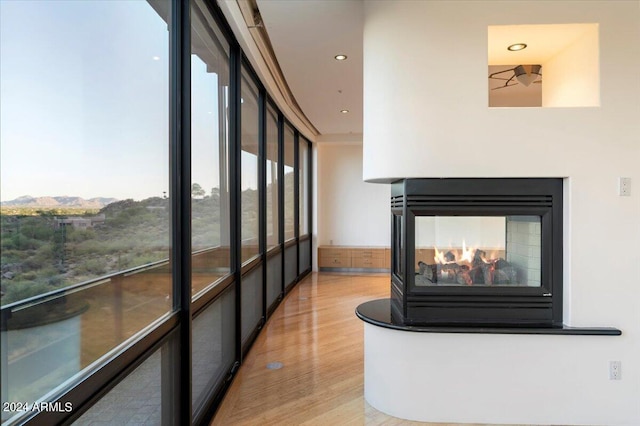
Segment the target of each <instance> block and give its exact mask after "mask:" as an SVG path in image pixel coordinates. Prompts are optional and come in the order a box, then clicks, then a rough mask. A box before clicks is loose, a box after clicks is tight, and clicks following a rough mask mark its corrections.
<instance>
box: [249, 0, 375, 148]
mask: <svg viewBox="0 0 640 426" xmlns="http://www.w3.org/2000/svg"><path fill="white" fill-rule="evenodd" d="M257 4H258V8H259V10H260V14H261V16H262V20H263V23H264V25H265V28H266V30H267V33H268V34H269V38H270V40H271V44H272V45H273V49H274V52H275V54H276V57H277V59H278V62H279V64H280V68H281V69H282V72H283V74H284V77H285V78H286V80H287V83H288V84H289V87H290V88H291V91H292V92H293V95H294V96H295V98H296V100H297V102H298V104H299V105H300V107H301V108H302V111H304V113H305V114H306V116H307V117H308V118H309V120H311V122H312V123H313V125H314V126H315V127H316V128H317V129H318V130H319V131H320V133H321V134H322V136H321V139H323V138H324V139H327V138H329V137H330V136H331V135H339V134H350V133H351V134H361V133H362V29H363V2H362V1H361V0H339V1H338V0H257ZM337 54H345V55H347V56H348V59H347V60H346V61H336V60H335V59H334V56H335V55H337ZM342 109H347V110H349V113H348V114H343V113H341V112H340V110H342Z"/></svg>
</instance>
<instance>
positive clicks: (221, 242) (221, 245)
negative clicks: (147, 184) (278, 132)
mask: <svg viewBox="0 0 640 426" xmlns="http://www.w3.org/2000/svg"><path fill="white" fill-rule="evenodd" d="M228 97H229V45H228V43H227V42H226V40H225V39H224V37H223V36H222V35H221V34H220V32H219V30H218V28H217V26H216V25H215V22H214V21H213V18H212V17H211V15H210V14H209V12H208V10H207V7H206V6H205V5H204V3H203V2H202V1H200V0H198V1H194V2H192V3H191V161H192V166H191V173H192V174H191V180H192V185H191V208H192V214H191V221H192V222H191V223H192V246H193V259H192V288H191V290H192V293H193V294H194V295H196V294H198V292H200V291H202V290H203V289H206V288H208V287H209V286H210V285H212V284H215V283H216V282H217V281H218V280H220V279H221V278H222V277H224V276H226V275H227V274H228V273H229V270H230V268H229V265H230V251H229V235H230V234H229V185H228V182H229V180H228V179H229V177H228V176H229V172H228V167H227V166H228V146H229V136H228V132H227V130H228V127H229V126H228V122H229V120H228Z"/></svg>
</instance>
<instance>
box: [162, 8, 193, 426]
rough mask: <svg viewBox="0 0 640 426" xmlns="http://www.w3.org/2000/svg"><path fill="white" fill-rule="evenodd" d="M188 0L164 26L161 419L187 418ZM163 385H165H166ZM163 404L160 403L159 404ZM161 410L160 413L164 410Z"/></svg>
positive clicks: (184, 420) (179, 420)
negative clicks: (167, 310) (165, 241)
mask: <svg viewBox="0 0 640 426" xmlns="http://www.w3.org/2000/svg"><path fill="white" fill-rule="evenodd" d="M190 6H191V1H190V0H184V1H178V0H174V1H172V2H171V19H170V27H171V30H170V32H169V40H170V41H169V58H170V61H169V67H170V69H169V80H170V85H171V87H170V94H169V96H170V100H169V104H170V106H169V108H170V112H169V138H170V147H171V148H170V150H171V153H170V180H171V183H170V185H171V211H172V217H171V225H172V230H171V238H172V247H173V254H172V271H173V307H174V309H175V310H176V311H177V312H178V318H179V329H180V333H179V342H180V344H179V345H178V346H177V347H176V346H175V345H172V349H171V350H170V353H169V357H170V358H172V360H171V361H172V364H173V365H174V366H175V371H174V372H173V373H174V375H173V380H168V381H170V383H166V384H165V383H163V385H162V386H163V389H162V392H163V393H165V392H170V393H171V395H172V396H173V398H171V399H173V401H175V403H176V406H175V407H174V409H173V410H168V411H167V412H166V416H168V418H167V417H165V416H163V424H164V423H165V422H166V423H167V424H171V423H176V422H177V423H181V424H189V423H191V109H190V105H191V21H190V16H189V11H190ZM167 386H170V388H169V389H167ZM163 410H164V409H163ZM163 414H164V413H163Z"/></svg>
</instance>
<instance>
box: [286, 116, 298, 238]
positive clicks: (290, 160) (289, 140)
mask: <svg viewBox="0 0 640 426" xmlns="http://www.w3.org/2000/svg"><path fill="white" fill-rule="evenodd" d="M294 143H295V135H294V133H293V129H292V128H291V126H290V125H288V124H285V125H284V239H285V241H287V240H290V239H292V238H294V237H295V225H294V211H295V205H294V204H295V199H294V191H295V189H296V188H295V182H294V173H293V170H294V167H293V166H294V164H295V158H294V157H295V155H294Z"/></svg>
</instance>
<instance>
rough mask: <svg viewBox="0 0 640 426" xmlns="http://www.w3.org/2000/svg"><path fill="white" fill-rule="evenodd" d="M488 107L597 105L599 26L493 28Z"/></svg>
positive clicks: (489, 28)
mask: <svg viewBox="0 0 640 426" xmlns="http://www.w3.org/2000/svg"><path fill="white" fill-rule="evenodd" d="M487 33H488V37H487V46H488V48H487V63H488V70H487V80H488V103H489V107H493V108H496V107H596V106H600V57H599V28H598V24H597V23H588V24H553V25H491V26H489V27H488V31H487Z"/></svg>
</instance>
